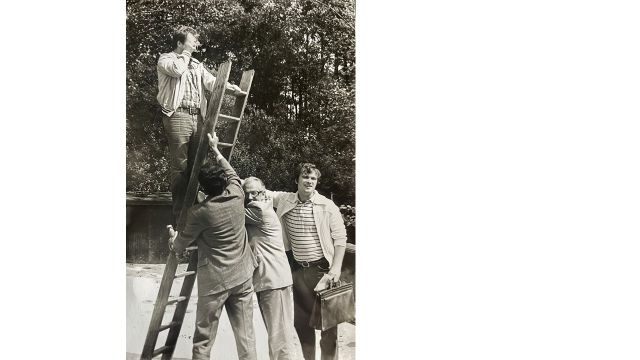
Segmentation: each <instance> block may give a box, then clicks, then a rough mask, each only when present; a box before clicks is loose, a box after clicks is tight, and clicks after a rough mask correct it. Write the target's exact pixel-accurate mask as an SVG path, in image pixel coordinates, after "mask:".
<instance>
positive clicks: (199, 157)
mask: <svg viewBox="0 0 640 360" xmlns="http://www.w3.org/2000/svg"><path fill="white" fill-rule="evenodd" d="M230 70H231V61H227V62H225V63H224V64H222V65H220V68H219V69H218V77H216V82H215V83H214V85H213V93H212V94H211V101H210V102H209V105H208V107H207V118H206V119H205V121H204V126H203V128H201V129H200V131H199V136H198V137H197V141H198V147H197V150H196V153H195V156H194V159H193V162H192V164H193V169H192V170H191V176H190V177H189V184H188V185H187V191H186V192H185V196H184V203H183V205H182V210H181V211H180V218H179V219H178V224H177V228H178V231H182V230H184V226H185V224H186V223H187V216H188V214H189V208H190V207H191V205H193V203H194V202H195V201H196V196H197V195H198V175H199V174H200V167H201V166H202V163H203V161H204V160H205V158H206V155H207V150H208V149H209V140H208V139H207V134H209V133H212V132H213V129H215V125H216V122H217V120H218V114H219V113H220V107H221V105H222V98H223V95H224V90H225V88H226V85H227V80H228V79H229V72H230Z"/></svg>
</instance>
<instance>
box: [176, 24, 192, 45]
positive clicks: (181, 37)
mask: <svg viewBox="0 0 640 360" xmlns="http://www.w3.org/2000/svg"><path fill="white" fill-rule="evenodd" d="M187 34H191V35H193V36H194V37H196V38H197V37H198V32H197V31H196V30H195V29H194V28H192V27H189V26H184V25H181V26H178V27H177V28H175V29H174V30H173V35H171V45H172V46H173V47H174V48H176V47H178V42H181V43H183V44H184V42H185V41H186V40H187Z"/></svg>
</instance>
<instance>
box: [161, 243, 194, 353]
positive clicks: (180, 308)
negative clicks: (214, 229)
mask: <svg viewBox="0 0 640 360" xmlns="http://www.w3.org/2000/svg"><path fill="white" fill-rule="evenodd" d="M197 268H198V251H193V252H191V255H190V256H189V265H187V271H196V270H197ZM195 281H196V276H195V274H194V275H191V276H185V278H184V280H183V282H182V289H181V290H180V296H184V297H186V298H187V300H186V301H183V302H180V303H178V304H177V305H176V309H175V310H174V313H173V318H172V319H171V322H177V323H178V324H179V325H176V326H174V327H172V328H171V329H169V334H168V335H167V340H166V341H165V346H167V347H169V349H168V350H167V351H166V352H165V353H164V354H162V360H171V357H172V356H173V352H174V351H175V349H176V344H177V343H178V337H179V336H180V330H181V329H182V322H183V321H184V316H185V314H186V313H187V307H188V306H189V299H190V298H191V291H193V284H194V283H195Z"/></svg>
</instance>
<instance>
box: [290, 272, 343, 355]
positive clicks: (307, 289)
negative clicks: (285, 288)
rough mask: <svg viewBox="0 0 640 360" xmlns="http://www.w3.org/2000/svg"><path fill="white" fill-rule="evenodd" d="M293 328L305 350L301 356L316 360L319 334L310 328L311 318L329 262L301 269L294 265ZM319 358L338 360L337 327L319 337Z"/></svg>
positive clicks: (323, 332)
mask: <svg viewBox="0 0 640 360" xmlns="http://www.w3.org/2000/svg"><path fill="white" fill-rule="evenodd" d="M291 265H292V275H293V301H294V312H293V313H294V315H293V316H294V326H295V328H296V332H297V333H298V338H299V339H300V345H301V346H302V354H303V355H304V358H305V359H306V360H315V358H316V331H315V329H314V328H312V327H311V326H309V318H310V317H311V311H312V310H313V304H314V303H315V299H316V292H315V291H314V290H313V289H314V288H315V287H316V285H317V284H318V281H320V279H321V278H322V276H323V275H324V274H326V273H327V272H328V271H329V262H328V261H327V260H326V259H324V261H323V262H322V263H320V264H317V265H311V266H309V267H302V266H301V265H299V264H297V263H292V264H291ZM320 336H321V337H320V355H321V356H320V358H321V359H322V360H333V359H338V346H337V340H338V327H337V326H336V327H334V328H331V329H327V330H325V331H322V332H321V334H320Z"/></svg>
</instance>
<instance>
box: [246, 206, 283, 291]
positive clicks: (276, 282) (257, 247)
mask: <svg viewBox="0 0 640 360" xmlns="http://www.w3.org/2000/svg"><path fill="white" fill-rule="evenodd" d="M244 213H245V226H246V228H247V235H248V236H249V245H251V248H252V249H253V251H254V253H255V255H256V260H257V261H258V267H257V268H256V270H255V271H254V273H253V289H254V291H255V292H260V291H263V290H271V289H279V288H283V287H285V286H289V285H291V284H292V283H293V279H292V277H291V269H290V268H289V260H287V255H286V254H285V252H284V244H283V242H282V226H281V225H280V220H278V216H277V215H276V212H275V211H273V206H272V204H271V202H265V201H251V202H250V203H249V204H247V205H246V207H245V209H244Z"/></svg>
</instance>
